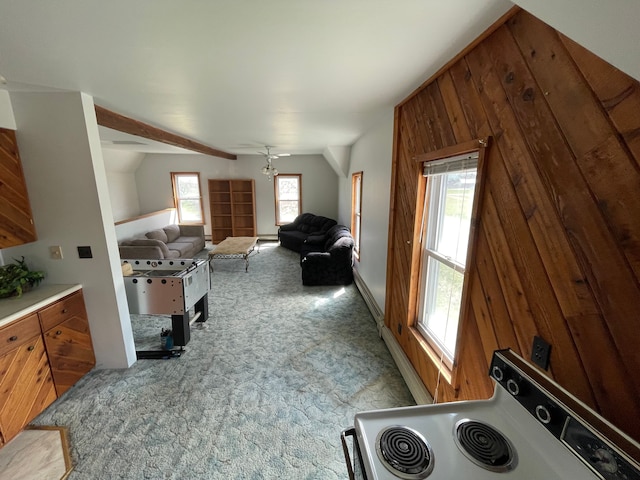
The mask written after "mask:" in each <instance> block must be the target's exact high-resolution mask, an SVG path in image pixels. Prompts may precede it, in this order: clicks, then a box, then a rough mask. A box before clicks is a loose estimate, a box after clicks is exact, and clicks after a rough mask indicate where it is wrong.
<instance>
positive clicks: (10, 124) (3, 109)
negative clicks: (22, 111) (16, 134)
mask: <svg viewBox="0 0 640 480" xmlns="http://www.w3.org/2000/svg"><path fill="white" fill-rule="evenodd" d="M0 127H1V128H8V129H10V130H15V129H16V120H15V118H14V117H13V107H12V106H11V97H9V92H7V91H6V90H0Z"/></svg>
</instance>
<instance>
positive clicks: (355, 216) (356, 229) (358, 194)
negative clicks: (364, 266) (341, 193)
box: [351, 172, 362, 260]
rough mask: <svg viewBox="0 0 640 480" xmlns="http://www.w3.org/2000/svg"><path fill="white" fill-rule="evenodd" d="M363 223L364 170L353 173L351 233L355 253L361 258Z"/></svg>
mask: <svg viewBox="0 0 640 480" xmlns="http://www.w3.org/2000/svg"><path fill="white" fill-rule="evenodd" d="M361 223H362V172H356V173H354V174H352V175H351V234H352V235H353V242H354V248H353V253H354V254H355V256H356V259H357V260H360V226H361Z"/></svg>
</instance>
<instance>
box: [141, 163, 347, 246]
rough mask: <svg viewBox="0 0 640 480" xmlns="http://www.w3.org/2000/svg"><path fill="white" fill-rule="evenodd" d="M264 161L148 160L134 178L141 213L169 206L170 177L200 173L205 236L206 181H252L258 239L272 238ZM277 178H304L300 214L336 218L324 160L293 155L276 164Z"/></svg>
mask: <svg viewBox="0 0 640 480" xmlns="http://www.w3.org/2000/svg"><path fill="white" fill-rule="evenodd" d="M264 163H265V161H264V159H263V158H262V157H259V156H255V155H240V156H239V157H238V159H237V160H226V159H222V158H216V157H210V156H207V155H167V154H147V155H146V156H145V158H144V159H143V161H142V163H141V165H140V167H139V168H138V171H137V172H136V185H137V189H138V196H139V199H140V210H141V212H142V213H145V212H152V211H156V210H161V209H163V208H168V207H172V206H173V196H172V192H171V177H170V173H171V172H200V188H201V189H202V194H203V197H204V198H203V201H204V209H205V221H206V223H207V224H206V225H205V233H206V234H207V235H210V234H211V224H210V210H209V193H208V180H209V179H210V178H253V179H255V185H256V216H257V227H258V234H259V235H275V234H276V233H277V231H278V228H277V227H276V225H275V203H274V202H275V196H274V189H273V182H272V181H269V180H267V178H266V177H265V176H264V175H262V173H261V169H262V166H263V165H264ZM274 166H275V167H276V168H277V169H278V170H279V171H280V172H281V173H301V174H302V209H303V211H305V212H312V213H315V214H316V215H323V216H326V217H331V218H337V215H338V177H337V175H336V173H335V172H334V171H333V169H332V168H331V167H330V166H329V164H328V163H327V162H326V160H325V159H324V157H323V156H322V155H295V156H291V157H283V158H279V159H277V160H275V161H274Z"/></svg>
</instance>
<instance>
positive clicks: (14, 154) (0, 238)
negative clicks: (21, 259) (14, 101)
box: [0, 128, 37, 249]
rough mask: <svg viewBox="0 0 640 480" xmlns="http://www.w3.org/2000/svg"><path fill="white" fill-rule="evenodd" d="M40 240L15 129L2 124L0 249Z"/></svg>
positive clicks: (0, 134)
mask: <svg viewBox="0 0 640 480" xmlns="http://www.w3.org/2000/svg"><path fill="white" fill-rule="evenodd" d="M35 240H37V236H36V230H35V226H34V223H33V215H32V213H31V204H30V203H29V194H28V193H27V184H26V181H25V178H24V172H23V171H22V162H21V161H20V154H19V153H18V142H17V140H16V134H15V132H14V131H13V130H8V129H6V128H0V249H2V248H8V247H15V246H16V245H22V244H24V243H29V242H33V241H35Z"/></svg>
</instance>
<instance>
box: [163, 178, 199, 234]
mask: <svg viewBox="0 0 640 480" xmlns="http://www.w3.org/2000/svg"><path fill="white" fill-rule="evenodd" d="M180 177H195V178H196V180H197V184H198V195H196V196H184V197H183V196H181V195H180V189H179V188H178V182H179V179H180ZM171 187H172V189H173V203H174V206H175V208H176V211H177V212H178V222H179V223H182V224H190V225H203V224H204V209H203V208H202V188H201V187H200V173H199V172H171ZM183 201H197V202H198V205H200V219H199V220H186V219H185V218H184V214H183V212H182V203H181V202H183Z"/></svg>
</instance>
